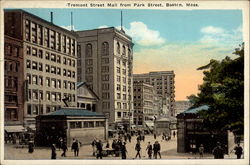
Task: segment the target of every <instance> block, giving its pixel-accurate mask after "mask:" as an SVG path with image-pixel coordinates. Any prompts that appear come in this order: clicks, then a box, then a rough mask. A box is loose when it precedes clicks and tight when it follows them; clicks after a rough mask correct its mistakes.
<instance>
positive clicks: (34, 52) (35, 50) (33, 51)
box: [32, 48, 37, 56]
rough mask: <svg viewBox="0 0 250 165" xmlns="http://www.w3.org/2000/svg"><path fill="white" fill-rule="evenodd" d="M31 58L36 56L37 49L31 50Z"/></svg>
mask: <svg viewBox="0 0 250 165" xmlns="http://www.w3.org/2000/svg"><path fill="white" fill-rule="evenodd" d="M32 56H37V49H36V48H32Z"/></svg>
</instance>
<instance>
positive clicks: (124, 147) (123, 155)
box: [121, 142, 127, 159]
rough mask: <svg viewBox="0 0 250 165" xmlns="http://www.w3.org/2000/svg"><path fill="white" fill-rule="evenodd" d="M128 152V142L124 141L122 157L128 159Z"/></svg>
mask: <svg viewBox="0 0 250 165" xmlns="http://www.w3.org/2000/svg"><path fill="white" fill-rule="evenodd" d="M126 153H127V149H126V142H124V143H123V145H122V146H121V155H122V159H126V158H127V155H126Z"/></svg>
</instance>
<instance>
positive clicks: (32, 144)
mask: <svg viewBox="0 0 250 165" xmlns="http://www.w3.org/2000/svg"><path fill="white" fill-rule="evenodd" d="M28 148H29V150H28V152H29V153H31V154H32V153H33V152H34V143H33V141H29V145H28Z"/></svg>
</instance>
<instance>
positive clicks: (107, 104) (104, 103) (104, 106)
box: [102, 102, 110, 109]
mask: <svg viewBox="0 0 250 165" xmlns="http://www.w3.org/2000/svg"><path fill="white" fill-rule="evenodd" d="M102 108H103V109H109V108H110V103H109V102H103V103H102Z"/></svg>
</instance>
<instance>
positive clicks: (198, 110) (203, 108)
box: [180, 105, 209, 114]
mask: <svg viewBox="0 0 250 165" xmlns="http://www.w3.org/2000/svg"><path fill="white" fill-rule="evenodd" d="M208 109H209V106H208V105H202V106H199V107H196V108H190V109H187V110H186V111H184V112H182V113H180V114H191V113H193V114H195V113H198V112H200V111H202V110H205V111H207V110H208Z"/></svg>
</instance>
